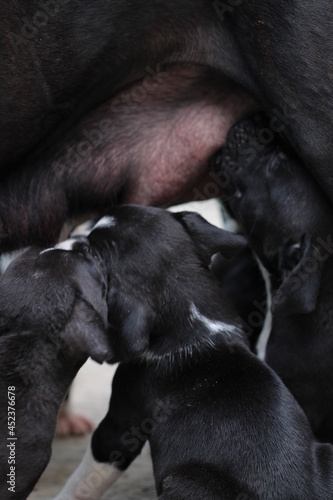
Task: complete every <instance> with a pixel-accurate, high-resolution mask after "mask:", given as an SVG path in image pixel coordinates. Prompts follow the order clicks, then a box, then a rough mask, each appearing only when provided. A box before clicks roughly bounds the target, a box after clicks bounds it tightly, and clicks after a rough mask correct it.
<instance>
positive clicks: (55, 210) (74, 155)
mask: <svg viewBox="0 0 333 500" xmlns="http://www.w3.org/2000/svg"><path fill="white" fill-rule="evenodd" d="M257 108H258V105H257V103H256V102H255V101H254V100H253V99H252V98H251V97H250V96H249V94H248V93H247V92H246V91H244V90H242V89H240V88H239V87H237V86H236V85H235V84H234V83H233V82H232V81H230V80H228V79H226V78H225V77H224V76H223V75H222V76H221V75H217V74H213V73H212V72H211V71H208V70H207V69H205V68H203V67H199V66H184V65H183V66H180V65H174V66H170V67H168V68H166V69H165V70H164V71H163V72H161V73H159V74H157V75H154V76H149V75H148V76H147V77H146V78H144V79H143V81H141V82H140V83H137V84H136V85H132V86H131V87H129V88H127V89H125V90H123V91H122V92H121V93H118V94H117V95H116V96H114V97H113V98H112V99H111V100H109V101H107V102H105V103H103V104H102V105H100V106H99V107H98V108H96V109H95V110H93V111H92V112H90V114H88V115H86V116H85V117H84V118H83V119H82V120H81V121H80V122H79V123H78V124H77V125H76V126H75V127H74V128H72V129H71V130H70V131H69V132H68V133H67V135H66V136H65V137H64V138H63V140H62V141H61V142H60V143H58V144H56V145H55V146H53V148H52V149H50V150H49V151H48V153H47V157H44V158H42V159H41V160H39V162H38V163H35V164H33V165H24V166H23V168H22V170H21V171H16V172H14V173H10V174H9V176H8V178H7V181H6V180H5V182H4V183H2V188H1V190H2V192H1V196H0V219H2V220H3V222H4V227H5V228H7V234H6V232H5V234H4V235H3V236H4V238H3V240H2V242H3V245H6V244H7V248H6V249H10V248H11V247H12V248H13V247H15V246H16V247H18V246H23V245H26V244H31V243H39V244H46V243H47V244H49V243H52V242H54V241H55V240H56V239H57V238H58V236H59V233H60V230H61V227H62V225H63V224H64V222H65V221H66V220H68V219H70V218H71V217H75V216H77V215H79V214H81V215H82V214H84V213H88V212H90V213H91V212H92V211H95V212H96V213H98V212H100V211H102V210H103V209H105V208H106V207H107V206H109V205H111V204H112V203H114V202H126V203H140V204H145V205H158V206H167V205H171V204H173V203H177V202H181V201H183V200H186V199H191V197H193V196H194V191H193V189H194V188H195V186H197V185H198V184H200V183H202V182H203V180H204V178H205V175H207V170H208V165H209V160H210V158H211V157H212V155H213V154H214V153H215V152H216V151H217V150H218V149H219V148H220V147H221V146H223V144H224V142H225V139H226V135H227V133H228V131H229V129H230V127H231V126H232V125H233V124H234V123H235V122H236V121H238V120H239V119H241V118H242V117H243V116H244V115H245V114H247V113H249V112H250V111H252V110H256V109H257ZM18 196H19V198H20V199H19V203H18V198H17V197H18ZM0 225H1V224H0ZM1 232H2V231H0V233H1ZM14 240H15V243H14V244H12V241H14Z"/></svg>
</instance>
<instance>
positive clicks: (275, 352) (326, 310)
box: [215, 115, 333, 442]
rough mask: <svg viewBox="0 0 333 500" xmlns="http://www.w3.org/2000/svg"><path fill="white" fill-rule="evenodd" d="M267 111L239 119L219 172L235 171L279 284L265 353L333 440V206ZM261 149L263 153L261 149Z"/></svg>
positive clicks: (231, 198)
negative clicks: (271, 133) (271, 125)
mask: <svg viewBox="0 0 333 500" xmlns="http://www.w3.org/2000/svg"><path fill="white" fill-rule="evenodd" d="M264 130H267V122H266V119H265V118H264V117H263V116H259V115H258V116H256V117H254V118H253V119H248V120H245V121H243V122H240V123H239V124H237V125H236V126H235V127H234V128H233V129H232V131H231V132H230V134H229V136H228V141H227V145H226V148H225V149H224V151H223V154H222V155H221V156H220V157H218V158H217V159H216V162H215V167H216V173H217V174H218V175H219V174H220V175H221V174H222V175H225V174H226V172H227V171H228V172H229V174H230V173H231V172H232V175H230V183H229V185H226V186H225V195H226V199H227V202H228V204H229V206H230V208H231V210H232V211H233V213H234V215H235V217H236V219H237V220H238V221H239V222H240V223H241V224H242V226H243V228H244V230H245V232H246V233H247V235H248V237H249V240H250V242H251V245H252V246H253V248H254V250H255V252H256V253H257V255H258V257H259V259H260V260H261V262H262V263H263V265H264V266H265V268H266V269H267V270H268V271H269V273H270V277H271V283H272V311H273V329H272V332H271V336H270V338H269V341H268V344H267V353H266V360H267V362H268V363H269V364H270V365H271V366H272V367H273V368H274V369H275V370H276V372H277V373H278V374H279V375H280V376H281V378H282V380H283V381H284V382H285V384H286V385H287V387H288V388H289V389H290V390H291V392H292V393H293V395H294V396H295V397H296V399H297V400H298V402H299V403H300V405H301V406H302V407H303V409H304V411H305V413H306V414H307V416H308V418H309V420H310V423H311V425H312V428H313V431H314V432H315V434H316V435H317V437H318V438H320V439H322V440H324V441H330V442H333V384H332V382H333V365H332V355H333V335H332V329H333V313H332V301H333V285H332V283H333V257H332V255H333V245H332V240H331V238H332V234H333V233H332V231H333V224H332V217H331V213H332V205H331V203H330V202H329V200H328V199H327V198H326V196H325V194H324V193H323V192H322V191H321V189H320V188H319V187H318V186H317V185H316V184H315V183H314V181H313V179H312V178H311V177H310V175H309V174H307V172H306V171H305V169H304V168H303V166H302V165H300V163H299V161H298V160H297V158H295V156H294V155H292V154H291V152H290V151H289V150H288V149H287V148H286V146H285V145H284V144H283V142H282V141H281V140H280V139H279V138H278V137H276V138H275V139H274V140H273V141H271V142H270V143H269V144H266V145H264V144H263V143H260V140H259V139H258V137H260V134H262V131H264ZM255 151H260V154H255Z"/></svg>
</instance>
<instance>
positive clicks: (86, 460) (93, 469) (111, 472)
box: [54, 446, 122, 500]
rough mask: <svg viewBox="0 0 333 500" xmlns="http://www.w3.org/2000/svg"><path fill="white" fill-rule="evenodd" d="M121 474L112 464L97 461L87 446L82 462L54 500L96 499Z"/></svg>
mask: <svg viewBox="0 0 333 500" xmlns="http://www.w3.org/2000/svg"><path fill="white" fill-rule="evenodd" d="M121 474H122V472H121V471H120V470H119V469H117V468H116V467H115V466H114V465H112V464H108V463H101V462H97V461H96V460H95V459H94V457H93V455H92V452H91V448H90V446H89V447H88V449H87V451H86V453H85V455H84V457H83V459H82V462H81V463H80V465H79V466H78V468H77V469H76V470H75V471H74V472H73V474H72V475H71V477H70V478H69V479H68V480H67V482H66V484H65V486H64V487H63V489H62V490H61V492H60V493H59V494H58V495H57V496H56V497H55V499H54V500H87V499H89V500H98V499H99V498H100V497H101V496H102V495H103V493H104V492H105V491H107V490H108V489H109V488H110V486H111V485H112V484H113V483H114V482H115V481H116V480H117V479H118V477H119V476H120V475H121Z"/></svg>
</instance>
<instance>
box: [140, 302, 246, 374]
mask: <svg viewBox="0 0 333 500" xmlns="http://www.w3.org/2000/svg"><path fill="white" fill-rule="evenodd" d="M214 302H215V303H214ZM209 306H210V307H209V308H208V310H207V307H205V305H203V303H202V300H195V299H193V300H189V301H188V304H187V308H186V309H185V310H182V311H181V312H180V314H179V315H178V317H175V316H174V318H173V320H172V321H171V322H170V324H169V325H168V326H167V328H165V330H164V332H162V335H161V336H158V337H157V339H156V342H154V341H153V342H152V344H151V346H150V347H149V349H148V350H147V351H146V352H145V353H144V354H143V356H142V358H143V359H144V361H145V362H148V363H149V364H154V363H156V364H158V365H164V366H165V367H168V368H170V369H171V370H172V369H176V368H177V366H178V367H179V366H182V367H184V366H185V365H186V364H191V365H192V364H194V363H198V362H199V363H201V362H202V361H204V360H205V358H206V356H209V355H210V354H212V353H216V352H219V353H222V352H223V351H224V350H228V351H230V352H231V351H233V349H234V347H235V346H237V345H243V346H244V345H245V344H246V341H245V333H244V331H243V329H242V327H241V324H240V322H239V321H238V319H237V316H236V314H235V315H233V314H230V311H229V314H228V315H226V314H225V311H224V314H223V308H222V305H221V303H220V304H218V302H217V301H213V300H212V301H211V302H210V303H209ZM212 311H214V313H213V312H212ZM167 330H169V331H167Z"/></svg>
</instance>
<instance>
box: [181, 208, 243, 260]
mask: <svg viewBox="0 0 333 500" xmlns="http://www.w3.org/2000/svg"><path fill="white" fill-rule="evenodd" d="M173 215H174V217H175V218H176V219H177V220H178V221H179V222H180V223H181V224H182V225H183V226H184V228H185V230H186V231H187V232H188V234H189V235H190V236H191V238H192V240H193V241H194V243H195V245H196V247H197V248H198V250H199V251H200V256H201V257H202V258H203V260H204V261H205V262H206V263H209V262H210V259H211V257H212V255H214V254H215V253H218V252H220V253H221V254H222V255H223V256H224V257H227V258H231V257H233V256H234V255H236V254H237V253H238V252H240V250H242V249H243V248H245V247H246V246H247V240H246V238H245V237H244V236H241V235H239V234H234V233H231V232H229V231H225V230H224V229H220V228H218V227H216V226H213V225H212V224H210V223H209V222H207V221H206V220H205V219H204V218H203V217H201V215H199V214H197V213H195V212H179V213H174V214H173Z"/></svg>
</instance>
